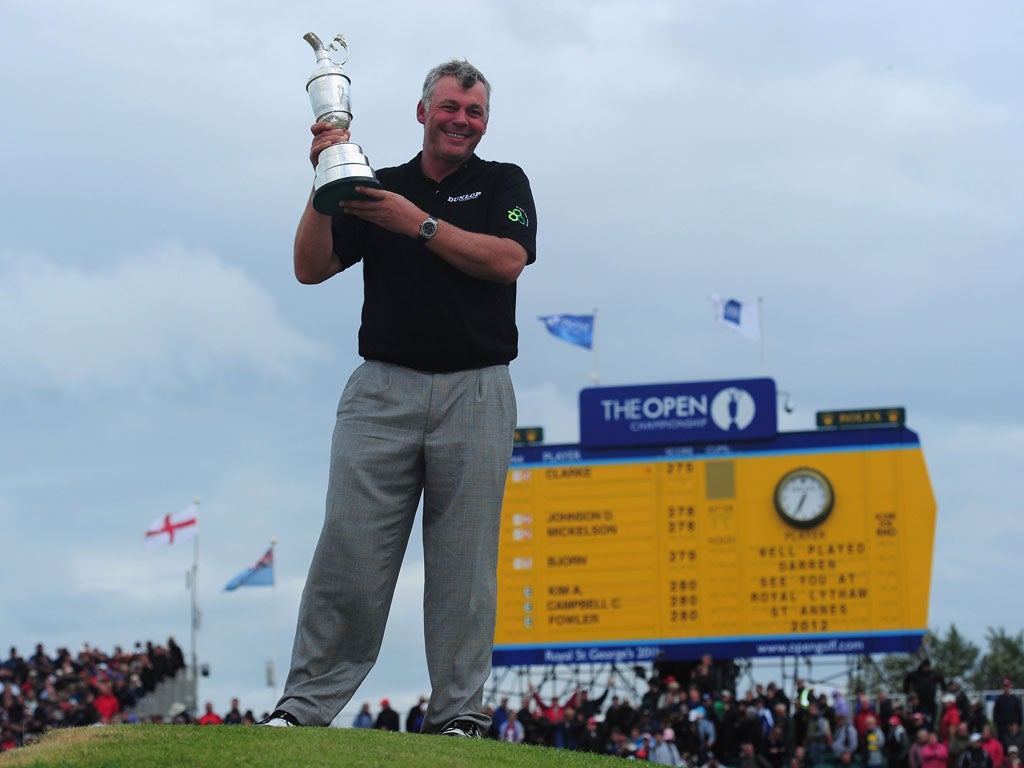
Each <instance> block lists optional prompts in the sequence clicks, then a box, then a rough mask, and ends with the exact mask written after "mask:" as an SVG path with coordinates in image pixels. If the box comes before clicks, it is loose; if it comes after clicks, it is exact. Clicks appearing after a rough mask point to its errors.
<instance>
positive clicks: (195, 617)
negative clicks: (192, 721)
mask: <svg viewBox="0 0 1024 768" xmlns="http://www.w3.org/2000/svg"><path fill="white" fill-rule="evenodd" d="M193 503H194V504H195V505H196V519H197V520H198V518H199V514H198V512H199V504H200V499H199V497H198V496H197V497H196V498H195V501H194V502H193ZM189 587H190V588H191V614H192V615H191V622H190V623H191V627H192V631H191V646H192V647H191V653H192V686H191V687H192V690H191V695H192V701H191V702H189V706H190V711H191V712H192V713H193V714H197V713H198V711H199V710H198V704H199V656H198V652H197V650H196V636H197V634H198V632H199V597H198V592H199V530H198V526H197V529H196V536H195V538H194V539H193V545H192V571H191V577H190V578H189Z"/></svg>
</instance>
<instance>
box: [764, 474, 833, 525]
mask: <svg viewBox="0 0 1024 768" xmlns="http://www.w3.org/2000/svg"><path fill="white" fill-rule="evenodd" d="M834 500H835V499H834V496H833V493H832V484H831V483H830V482H829V481H828V478H827V477H825V475H823V474H822V473H821V472H819V471H818V470H816V469H811V468H810V467H800V468H799V469H794V470H792V471H790V472H787V473H786V474H785V475H783V476H782V479H780V480H779V482H778V485H776V486H775V510H776V511H777V512H778V513H779V516H780V517H782V519H783V520H785V521H786V522H787V523H789V524H790V525H792V526H794V527H796V528H813V527H814V526H816V525H819V524H821V523H822V522H824V520H825V518H826V517H828V515H829V513H830V512H831V511H832V503H833V501H834Z"/></svg>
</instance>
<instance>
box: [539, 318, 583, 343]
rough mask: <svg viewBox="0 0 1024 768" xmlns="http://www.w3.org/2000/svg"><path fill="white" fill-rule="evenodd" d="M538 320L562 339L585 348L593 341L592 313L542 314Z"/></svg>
mask: <svg viewBox="0 0 1024 768" xmlns="http://www.w3.org/2000/svg"><path fill="white" fill-rule="evenodd" d="M540 320H541V322H543V323H544V325H546V326H547V328H548V331H550V332H551V333H552V334H553V335H555V336H557V337H558V338H560V339H561V340H562V341H568V342H569V343H570V344H575V345H576V346H577V347H586V348H587V349H590V348H591V346H592V345H593V343H594V316H593V315H544V316H543V317H541V318H540Z"/></svg>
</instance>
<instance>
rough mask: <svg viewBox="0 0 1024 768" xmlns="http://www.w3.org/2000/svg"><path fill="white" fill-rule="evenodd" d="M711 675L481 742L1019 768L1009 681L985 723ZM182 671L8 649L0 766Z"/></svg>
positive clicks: (671, 761) (505, 722)
mask: <svg viewBox="0 0 1024 768" xmlns="http://www.w3.org/2000/svg"><path fill="white" fill-rule="evenodd" d="M711 665H712V661H711V659H710V657H706V658H705V659H704V660H703V661H702V662H701V664H700V665H697V666H695V667H694V668H693V669H692V672H691V674H690V676H689V679H688V680H685V681H680V680H677V679H676V678H675V677H674V676H672V675H664V676H659V675H655V676H653V677H651V678H650V679H649V680H648V681H647V682H648V690H647V691H646V692H645V693H644V694H643V695H642V696H640V697H639V700H638V701H637V702H636V703H635V704H634V703H632V702H631V701H630V700H629V698H628V697H625V696H620V695H618V694H617V692H615V693H613V690H616V689H614V679H613V678H610V679H609V680H608V683H607V686H606V687H605V689H604V691H603V692H602V693H601V694H600V695H597V696H591V694H590V692H589V691H587V690H586V689H584V688H580V687H576V688H575V689H574V690H571V691H569V692H568V693H567V695H565V696H564V699H565V700H564V701H559V699H558V698H557V697H556V698H545V697H543V696H541V693H540V691H539V690H537V689H536V688H535V687H534V686H532V685H529V686H528V688H527V691H526V694H525V695H524V696H523V697H522V700H521V701H520V702H519V706H518V707H516V706H513V705H512V704H511V703H510V701H509V698H508V697H504V698H502V699H501V701H500V702H499V704H498V706H496V707H494V708H492V709H490V714H491V715H492V718H493V723H492V726H491V729H490V731H489V733H488V734H487V735H488V736H489V737H490V738H493V739H499V740H502V741H509V742H515V743H525V744H534V745H543V746H548V747H555V748H559V749H568V750H579V751H585V752H594V753H599V754H604V755H610V756H614V757H621V758H626V759H631V760H644V761H647V762H652V763H656V764H661V765H672V766H686V768H1024V766H1021V762H1020V754H1021V751H1022V750H1024V712H1022V704H1021V697H1020V695H1019V694H1017V693H1014V690H1013V684H1012V682H1011V681H1010V680H1004V681H1003V686H1002V688H1003V690H1002V693H1001V694H1000V695H999V696H997V697H996V698H995V700H994V701H993V702H992V706H991V708H990V709H987V708H986V706H985V702H984V701H983V700H982V699H981V698H980V697H978V696H974V697H973V698H972V697H969V696H968V695H967V693H966V692H965V691H963V690H962V689H961V688H960V686H959V685H957V684H956V683H955V682H951V681H950V682H947V681H945V680H943V679H942V678H941V677H939V676H938V675H936V674H935V673H934V672H933V671H932V669H931V666H930V664H929V663H928V661H927V660H925V661H923V662H922V663H921V664H920V665H919V666H918V667H917V668H916V669H915V670H913V671H912V672H911V673H910V674H909V675H908V676H907V678H906V679H905V681H904V686H903V690H902V691H900V692H899V693H898V695H897V696H893V697H890V695H889V693H887V692H886V691H884V690H880V691H877V692H875V693H874V694H873V695H869V694H868V693H866V692H864V691H856V692H854V694H853V695H852V696H850V697H849V698H847V696H846V695H845V694H844V693H843V692H841V691H839V690H837V689H834V688H831V689H829V690H827V691H824V690H818V691H816V690H814V689H813V688H812V687H810V686H809V685H807V684H805V683H804V682H803V681H801V680H797V681H796V684H795V689H794V691H793V692H792V695H791V696H790V695H787V693H786V692H785V691H784V690H783V689H782V688H780V687H779V686H777V685H776V684H775V683H773V682H770V683H768V684H767V685H765V686H762V685H760V684H754V686H753V687H752V688H751V689H749V690H747V691H746V692H745V693H744V694H743V695H742V696H740V697H737V696H736V695H735V694H734V692H733V690H732V689H731V688H720V687H719V685H720V683H721V681H720V679H716V677H715V676H714V675H713V674H711V672H710V670H711ZM184 666H185V661H184V657H183V655H182V652H181V649H180V647H178V645H177V644H176V643H175V642H174V639H173V638H170V639H169V640H168V642H167V645H166V646H161V645H154V644H153V643H146V644H145V646H143V645H142V644H141V643H136V645H135V647H134V649H133V650H132V651H131V652H125V651H123V650H122V649H121V648H116V649H115V650H114V652H113V653H111V654H105V653H102V652H100V651H98V650H96V649H94V648H90V647H89V646H88V645H86V646H84V647H83V648H82V650H81V651H79V652H78V654H76V655H73V654H71V653H70V652H69V651H68V650H67V649H63V648H62V649H59V650H58V651H57V652H56V653H55V654H53V656H50V655H49V654H47V653H46V651H45V650H44V648H43V646H42V645H41V644H40V645H37V646H36V649H35V653H34V654H32V655H31V656H29V657H28V658H22V657H21V656H20V655H19V654H18V652H17V650H16V649H15V648H12V649H11V651H10V656H9V658H8V659H7V660H6V661H5V662H3V663H2V664H0V696H2V698H0V726H2V735H0V752H2V751H4V750H6V749H10V748H14V747H17V746H21V745H23V744H29V743H31V742H32V741H34V740H35V739H36V738H38V737H39V735H40V734H42V733H43V732H44V731H46V730H48V729H51V728H64V727H71V726H83V725H96V724H106V723H122V722H138V720H137V718H136V717H135V716H134V715H132V714H131V713H132V711H133V708H134V707H135V705H136V704H137V703H138V702H139V701H140V699H141V698H142V697H143V696H145V695H146V694H148V693H151V692H152V691H153V690H154V689H155V688H156V685H157V684H158V683H159V682H160V681H161V680H164V679H166V678H169V677H173V676H174V675H175V674H176V673H177V672H178V670H180V669H182V668H183V667H184ZM716 683H717V684H716ZM426 704H427V699H426V697H420V699H419V701H418V702H417V703H416V704H415V705H414V706H413V707H412V708H411V709H410V710H409V712H408V714H407V716H406V718H405V723H404V727H405V730H406V731H407V732H409V733H417V732H419V730H420V726H421V724H422V722H423V715H424V712H425V708H426ZM156 721H157V722H165V720H164V719H163V717H157V718H156ZM166 722H171V723H186V724H193V723H194V724H198V725H222V724H223V725H251V724H253V723H254V722H255V716H254V715H253V713H252V711H251V710H247V711H245V712H243V711H242V710H241V708H240V706H239V702H238V699H232V700H231V707H230V709H229V710H228V711H227V712H225V713H224V714H223V715H219V714H218V713H217V712H216V711H214V707H213V704H212V703H210V702H207V703H206V704H205V705H204V711H203V713H202V714H201V715H198V713H190V712H188V711H187V710H186V709H185V707H184V706H183V705H181V704H176V705H174V706H173V707H172V708H171V711H170V712H169V713H168V718H167V720H166ZM400 725H401V723H400V716H399V714H398V712H396V711H395V710H394V709H392V707H391V704H390V702H389V701H388V700H387V699H383V700H382V701H381V702H380V710H379V711H378V712H377V713H376V715H375V714H374V713H373V712H372V711H371V708H370V704H369V703H364V704H363V705H362V707H361V708H360V710H359V712H358V713H357V714H356V716H355V719H354V721H353V722H352V727H354V728H376V729H379V730H387V731H398V730H400Z"/></svg>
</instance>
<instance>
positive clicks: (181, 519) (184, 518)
mask: <svg viewBox="0 0 1024 768" xmlns="http://www.w3.org/2000/svg"><path fill="white" fill-rule="evenodd" d="M198 535H199V507H197V506H196V505H195V504H189V505H188V506H187V507H185V508H184V509H183V510H181V512H175V513H173V514H167V515H162V516H161V517H158V518H157V519H156V520H154V521H153V524H152V525H150V526H149V528H148V529H147V530H146V540H145V546H146V549H156V548H157V547H166V546H168V545H170V544H176V543H177V542H179V541H188V540H189V539H194V538H195V537H196V536H198Z"/></svg>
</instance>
